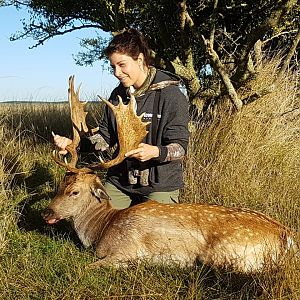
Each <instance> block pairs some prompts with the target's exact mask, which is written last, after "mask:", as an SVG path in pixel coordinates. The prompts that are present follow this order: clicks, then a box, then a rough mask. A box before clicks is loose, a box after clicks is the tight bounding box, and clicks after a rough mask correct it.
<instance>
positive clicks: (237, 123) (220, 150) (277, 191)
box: [0, 62, 300, 300]
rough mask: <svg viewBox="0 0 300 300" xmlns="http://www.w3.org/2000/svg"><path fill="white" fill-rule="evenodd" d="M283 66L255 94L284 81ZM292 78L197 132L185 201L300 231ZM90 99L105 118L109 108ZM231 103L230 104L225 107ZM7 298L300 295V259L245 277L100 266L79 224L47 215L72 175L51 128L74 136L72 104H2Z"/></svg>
mask: <svg viewBox="0 0 300 300" xmlns="http://www.w3.org/2000/svg"><path fill="white" fill-rule="evenodd" d="M274 70H276V62H270V63H269V64H267V67H266V68H265V69H264V72H263V73H262V74H261V75H260V77H258V78H257V79H256V81H255V82H252V85H249V86H248V90H243V91H239V92H240V94H243V95H244V96H247V93H251V91H253V90H256V89H257V88H259V87H260V86H264V85H270V84H271V82H273V81H274V76H275V71H274ZM297 84H299V83H298V81H297V78H296V77H294V75H293V74H290V75H289V76H287V77H286V78H283V79H281V80H280V81H279V82H278V83H277V84H276V87H275V88H274V90H273V91H272V92H271V93H269V94H267V95H265V96H264V97H262V98H261V99H260V100H258V101H255V102H253V103H250V104H248V105H247V106H245V107H244V109H243V110H242V112H241V113H239V114H237V115H228V114H226V113H224V106H222V107H220V111H223V113H222V112H219V113H217V115H216V117H215V118H214V120H213V121H210V123H209V124H208V123H201V124H198V125H197V127H196V130H195V131H193V133H192V134H191V142H190V148H189V153H188V156H187V159H186V161H185V182H186V188H185V189H184V190H183V191H182V193H181V201H182V202H210V203H219V204H225V205H228V206H236V207H247V208H252V209H256V210H259V211H262V212H264V213H267V214H268V215H270V216H272V217H274V218H276V219H277V220H279V221H281V222H282V223H283V224H285V225H287V226H289V227H291V228H292V229H294V230H295V231H298V232H299V227H300V223H299V222H300V221H299V220H300V211H299V208H298V207H299V206H300V194H299V184H298V183H299V179H300V160H299V154H300V153H299V151H300V139H299V133H300V126H299V125H300V124H299V115H298V114H299V110H297V109H295V108H297V107H299V88H298V86H297ZM92 105H93V104H90V107H89V110H90V111H93V112H94V113H95V115H94V117H92V118H91V119H90V120H89V122H90V123H91V124H92V126H95V125H97V124H96V122H95V121H94V120H95V119H96V120H97V119H99V116H100V114H101V109H99V110H98V109H97V108H96V107H95V106H92ZM224 105H225V104H224ZM0 108H1V112H0V115H1V122H0V264H1V268H0V299H3V300H4V299H5V300H15V299H170V300H171V299H172V300H173V299H184V300H185V299H298V298H299V295H300V265H299V262H297V261H295V259H294V258H293V257H292V258H290V259H288V260H287V262H286V264H285V265H284V266H283V267H282V268H281V269H279V270H278V271H277V272H267V273H265V274H262V275H260V276H253V277H249V278H242V277H241V276H238V275H237V274H230V273H226V272H222V271H216V270H212V269H210V268H208V267H204V266H198V267H193V268H186V269H181V268H178V267H176V266H173V267H167V266H155V265H148V264H147V263H143V264H139V265H133V266H132V267H130V268H128V269H126V270H116V269H113V268H112V269H99V270H90V269H88V268H86V266H87V265H88V264H89V263H91V262H93V261H95V259H96V257H95V254H94V252H93V250H92V249H83V248H82V246H81V244H80V242H79V241H78V238H77V237H76V235H75V234H74V232H73V231H72V228H71V226H70V225H69V224H68V223H66V222H61V223H59V224H57V225H55V226H47V225H46V224H45V223H44V222H43V220H42V218H41V216H40V213H41V211H42V209H43V208H45V207H46V206H47V204H48V203H49V201H50V200H51V198H53V196H54V194H55V189H56V187H57V184H58V182H59V181H60V180H61V178H62V177H63V175H64V171H63V170H62V169H61V168H60V167H58V166H56V165H55V164H54V163H53V162H52V159H51V157H50V153H51V150H52V144H51V142H50V141H51V131H54V132H56V133H59V134H64V135H68V134H69V133H70V132H71V125H70V122H69V121H68V120H69V115H68V113H69V110H68V106H67V105H66V104H51V103H48V104H19V105H18V104H14V105H11V104H10V105H1V107H0Z"/></svg>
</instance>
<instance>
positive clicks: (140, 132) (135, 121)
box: [93, 94, 150, 168]
mask: <svg viewBox="0 0 300 300" xmlns="http://www.w3.org/2000/svg"><path fill="white" fill-rule="evenodd" d="M99 98H100V99H101V100H102V101H104V102H105V103H106V104H107V105H108V106H109V107H110V108H111V109H112V111H113V114H114V115H115V118H116V124H117V132H118V140H119V154H118V156H117V157H116V158H114V159H113V160H111V161H108V162H105V163H100V164H98V165H97V167H98V168H110V167H112V166H114V165H117V164H119V163H121V162H122V161H123V160H124V159H125V154H126V153H127V152H129V151H131V150H133V149H136V148H137V147H138V145H139V144H140V143H141V142H142V141H143V139H144V137H145V136H146V135H147V133H148V131H147V129H146V127H147V125H148V124H150V122H143V121H142V117H143V115H142V116H137V114H136V111H135V104H136V100H135V97H134V96H133V95H132V94H131V95H130V102H129V103H128V105H125V104H124V103H123V101H122V98H121V97H120V96H118V98H119V104H118V105H113V104H112V103H110V102H109V101H107V100H105V99H103V98H101V97H99ZM93 167H96V166H93Z"/></svg>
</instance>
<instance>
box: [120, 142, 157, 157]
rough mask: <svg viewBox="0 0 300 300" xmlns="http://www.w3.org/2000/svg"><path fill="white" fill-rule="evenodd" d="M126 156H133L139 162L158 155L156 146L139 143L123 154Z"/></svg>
mask: <svg viewBox="0 0 300 300" xmlns="http://www.w3.org/2000/svg"><path fill="white" fill-rule="evenodd" d="M125 156H126V157H134V158H136V159H138V160H139V161H141V162H144V161H147V160H150V159H151V158H156V157H158V156H159V149H158V147H157V146H152V145H149V144H144V143H141V144H139V146H138V148H137V149H134V150H131V151H129V152H127V153H126V154H125Z"/></svg>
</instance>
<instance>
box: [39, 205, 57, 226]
mask: <svg viewBox="0 0 300 300" xmlns="http://www.w3.org/2000/svg"><path fill="white" fill-rule="evenodd" d="M42 217H43V219H44V220H45V221H46V222H47V223H48V224H55V223H57V222H58V221H59V220H60V219H59V218H57V217H55V213H54V210H53V209H51V208H46V209H45V210H44V211H43V212H42Z"/></svg>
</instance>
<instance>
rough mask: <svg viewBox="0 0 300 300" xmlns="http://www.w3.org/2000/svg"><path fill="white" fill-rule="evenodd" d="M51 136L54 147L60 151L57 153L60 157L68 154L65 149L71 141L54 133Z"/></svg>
mask: <svg viewBox="0 0 300 300" xmlns="http://www.w3.org/2000/svg"><path fill="white" fill-rule="evenodd" d="M52 135H53V140H54V144H55V146H57V147H58V148H59V149H60V150H59V151H58V153H59V154H62V155H66V154H67V153H68V151H67V150H66V147H67V146H69V145H71V144H72V140H71V139H69V138H67V137H65V136H60V135H58V134H55V133H54V132H52Z"/></svg>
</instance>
